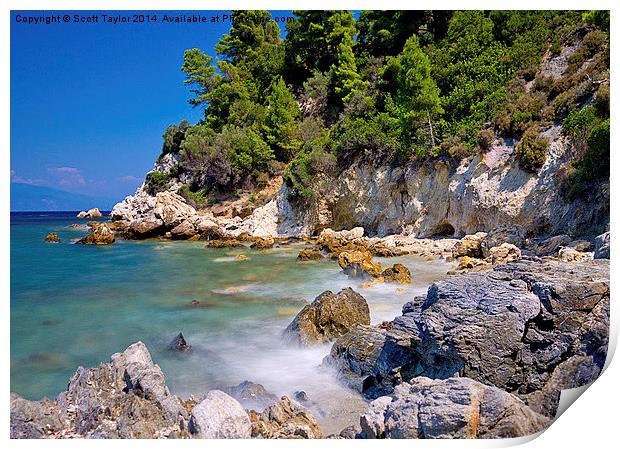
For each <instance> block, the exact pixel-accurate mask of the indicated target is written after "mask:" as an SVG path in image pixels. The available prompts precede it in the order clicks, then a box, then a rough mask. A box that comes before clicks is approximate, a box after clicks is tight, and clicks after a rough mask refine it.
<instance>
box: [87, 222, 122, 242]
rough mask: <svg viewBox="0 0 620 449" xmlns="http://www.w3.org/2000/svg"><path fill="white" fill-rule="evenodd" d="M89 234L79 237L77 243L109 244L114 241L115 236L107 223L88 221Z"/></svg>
mask: <svg viewBox="0 0 620 449" xmlns="http://www.w3.org/2000/svg"><path fill="white" fill-rule="evenodd" d="M90 227H91V228H90V234H88V235H87V236H86V237H84V238H81V239H80V240H78V241H77V243H82V244H86V245H110V244H112V243H114V241H115V240H116V237H115V236H114V232H113V231H112V230H111V229H110V226H109V225H108V224H107V223H98V222H92V223H90Z"/></svg>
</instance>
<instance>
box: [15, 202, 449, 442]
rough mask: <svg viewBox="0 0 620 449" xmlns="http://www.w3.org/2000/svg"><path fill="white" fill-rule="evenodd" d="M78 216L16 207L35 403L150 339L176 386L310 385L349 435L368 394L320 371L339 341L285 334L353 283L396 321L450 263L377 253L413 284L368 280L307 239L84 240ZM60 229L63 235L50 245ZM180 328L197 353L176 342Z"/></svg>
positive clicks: (24, 346)
mask: <svg viewBox="0 0 620 449" xmlns="http://www.w3.org/2000/svg"><path fill="white" fill-rule="evenodd" d="M75 215H76V214H75V212H70V213H58V212H45V213H12V214H11V299H10V300H11V391H14V392H16V393H18V394H20V395H22V396H24V397H26V398H29V399H40V398H42V397H43V396H48V397H55V396H56V395H57V394H58V393H59V392H60V391H62V390H64V389H65V388H66V385H67V381H68V380H69V378H70V377H71V375H72V374H73V372H74V371H75V369H76V368H77V367H78V366H80V365H82V366H86V367H94V366H98V365H99V364H100V363H101V362H105V361H108V360H109V358H110V355H111V354H113V353H114V352H119V351H122V350H124V349H125V348H126V347H127V346H128V345H130V344H131V343H133V342H135V341H138V340H141V341H143V342H144V343H145V344H146V345H147V346H148V348H149V350H150V351H151V355H152V356H153V359H154V360H155V362H156V363H158V364H159V365H160V366H161V368H162V369H163V371H164V373H165V375H166V382H167V384H168V386H169V387H170V389H171V390H172V392H173V393H176V394H180V395H189V394H195V395H200V394H202V393H205V392H206V391H207V390H209V389H213V388H223V387H226V386H231V385H235V384H238V383H239V382H242V381H244V380H251V381H253V382H258V383H261V384H263V385H264V386H265V387H266V388H267V389H269V390H271V391H272V392H274V393H275V394H277V395H284V394H288V395H292V394H293V393H294V392H295V391H297V390H304V391H306V392H307V394H308V396H309V398H310V399H312V400H313V401H314V402H315V403H316V404H319V405H318V407H319V408H320V410H318V411H317V413H318V414H319V415H320V419H319V421H320V422H321V424H322V425H323V427H324V430H326V431H328V432H329V431H339V430H340V429H342V427H344V426H346V425H348V424H349V423H350V420H351V419H352V417H353V416H357V415H356V413H357V412H358V411H359V410H362V409H363V407H364V403H363V401H362V399H361V398H360V397H359V396H358V395H357V394H355V393H354V392H351V391H349V390H347V389H346V388H344V387H342V386H341V385H340V384H339V383H338V382H337V381H336V380H335V378H334V376H333V373H332V372H330V371H329V370H327V369H325V368H321V367H320V365H321V362H322V360H323V358H324V357H325V355H327V354H328V353H329V349H330V345H321V346H318V347H314V348H311V349H299V348H291V347H289V346H287V345H285V343H284V342H283V340H282V338H281V334H282V331H283V330H284V329H285V328H286V326H287V325H288V323H289V322H290V321H291V320H292V319H293V317H294V316H295V315H296V313H297V312H298V311H299V310H300V309H301V308H302V307H303V305H304V304H306V303H308V302H310V301H312V300H313V299H314V298H315V297H316V296H317V295H319V294H320V293H322V292H323V291H325V290H332V291H334V292H337V291H339V290H340V289H342V288H344V287H347V286H351V287H353V288H354V289H355V290H357V291H358V292H360V293H361V294H362V295H363V296H364V297H365V298H366V299H367V301H368V302H369V304H370V308H371V317H372V321H373V323H380V322H381V321H383V320H389V319H392V318H394V317H395V316H397V315H399V314H400V310H401V307H402V305H403V304H404V303H405V302H407V301H409V300H411V299H413V297H414V296H416V295H420V294H424V293H425V292H426V289H427V288H428V286H429V285H430V283H431V282H432V281H433V280H437V279H440V278H442V277H444V276H445V274H446V271H447V270H449V269H450V268H451V266H450V265H448V264H447V263H445V262H444V261H441V260H435V261H431V262H428V261H425V260H423V259H421V258H418V257H416V256H405V257H399V258H393V259H389V260H388V259H386V260H382V259H379V260H380V261H381V262H382V263H385V264H387V263H388V262H389V263H390V264H392V263H395V262H401V263H404V264H405V265H407V266H408V267H409V268H410V270H411V272H412V279H413V282H412V284H411V286H407V287H402V286H398V285H391V284H378V285H376V286H373V287H371V288H363V287H362V286H361V284H360V283H359V282H357V281H353V280H350V279H348V278H347V276H345V275H344V274H342V273H341V272H340V269H339V267H338V265H337V263H335V262H333V261H313V262H298V261H297V260H296V257H297V253H298V252H299V250H300V249H301V248H302V247H303V244H302V243H299V244H297V243H296V244H292V245H286V246H282V247H280V248H274V249H271V250H265V251H255V250H252V249H249V248H240V249H213V248H205V246H204V243H203V242H178V241H167V240H148V241H124V240H117V241H116V243H114V244H113V245H110V246H88V245H75V244H73V243H74V241H75V240H76V239H78V238H81V237H82V236H84V235H86V231H85V230H84V229H76V228H72V227H70V225H71V224H72V223H80V224H85V223H86V221H87V220H79V219H77V218H75ZM50 232H56V233H58V235H59V237H60V238H61V240H62V241H61V243H58V244H52V243H45V242H44V241H43V239H44V237H45V236H46V235H47V234H48V233H50ZM238 254H245V255H247V256H248V258H249V259H248V260H237V259H235V257H234V256H235V255H238ZM192 301H198V304H197V305H192ZM179 332H183V334H184V335H185V337H186V338H187V340H188V342H189V343H190V344H191V345H192V346H193V349H194V350H193V352H192V353H190V354H177V353H171V352H170V351H168V350H167V345H168V344H169V343H170V341H171V340H172V339H173V338H174V337H175V335H177V334H178V333H179Z"/></svg>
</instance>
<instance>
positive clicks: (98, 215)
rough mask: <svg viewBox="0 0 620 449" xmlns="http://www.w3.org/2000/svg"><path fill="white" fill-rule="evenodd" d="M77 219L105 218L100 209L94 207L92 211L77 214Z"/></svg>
mask: <svg viewBox="0 0 620 449" xmlns="http://www.w3.org/2000/svg"><path fill="white" fill-rule="evenodd" d="M77 218H103V214H102V213H101V211H100V210H99V209H97V208H96V207H93V208H92V209H88V211H86V212H84V211H82V212H80V213H78V214H77Z"/></svg>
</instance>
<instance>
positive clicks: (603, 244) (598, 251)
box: [594, 231, 610, 259]
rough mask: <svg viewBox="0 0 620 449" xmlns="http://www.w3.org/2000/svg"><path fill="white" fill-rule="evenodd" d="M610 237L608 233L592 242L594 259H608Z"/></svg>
mask: <svg viewBox="0 0 620 449" xmlns="http://www.w3.org/2000/svg"><path fill="white" fill-rule="evenodd" d="M609 253H610V237H609V231H607V232H605V233H604V234H601V235H599V236H598V237H596V239H595V241H594V258H595V259H609Z"/></svg>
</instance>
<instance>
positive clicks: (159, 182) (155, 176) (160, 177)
mask: <svg viewBox="0 0 620 449" xmlns="http://www.w3.org/2000/svg"><path fill="white" fill-rule="evenodd" d="M169 182H170V175H169V174H168V173H164V172H160V171H152V172H149V173H148V174H147V175H146V183H145V188H146V191H147V193H149V194H150V195H155V194H156V193H157V192H163V191H164V190H166V189H167V188H168V184H169Z"/></svg>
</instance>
